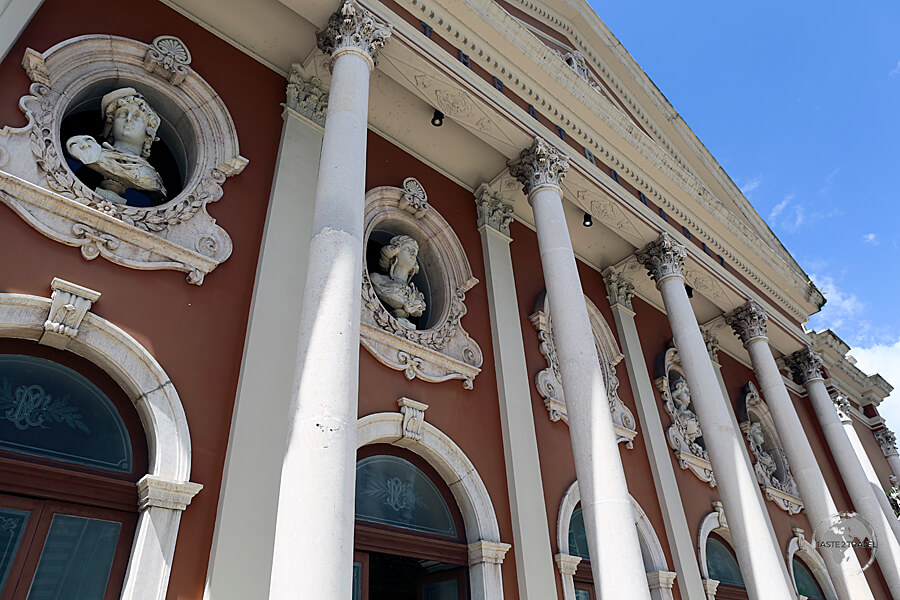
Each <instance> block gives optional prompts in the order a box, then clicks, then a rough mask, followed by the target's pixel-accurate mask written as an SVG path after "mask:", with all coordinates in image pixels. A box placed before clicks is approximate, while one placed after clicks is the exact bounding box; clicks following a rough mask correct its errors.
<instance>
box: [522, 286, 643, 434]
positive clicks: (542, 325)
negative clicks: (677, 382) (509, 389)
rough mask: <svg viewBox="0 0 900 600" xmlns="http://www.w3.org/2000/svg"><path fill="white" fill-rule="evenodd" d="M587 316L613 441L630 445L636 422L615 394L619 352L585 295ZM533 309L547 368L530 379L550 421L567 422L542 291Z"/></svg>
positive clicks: (620, 356) (549, 320) (548, 307)
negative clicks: (613, 435)
mask: <svg viewBox="0 0 900 600" xmlns="http://www.w3.org/2000/svg"><path fill="white" fill-rule="evenodd" d="M584 301H585V305H586V307H587V313H588V319H589V321H590V323H591V332H592V333H593V337H594V346H595V347H596V348H597V356H598V357H599V358H600V371H601V373H602V374H603V383H604V384H605V386H606V394H607V402H608V403H609V412H610V416H611V417H612V421H613V426H614V427H615V430H616V442H618V443H623V442H624V443H625V447H626V448H629V449H631V448H633V447H634V441H633V440H634V438H635V437H637V434H638V432H637V423H636V421H635V420H634V415H633V414H632V412H631V410H630V409H629V408H628V407H627V406H625V403H624V402H622V399H621V398H620V397H619V392H618V390H619V379H618V377H617V376H616V365H617V364H619V361H621V360H622V358H623V356H622V353H621V352H619V346H618V344H617V343H616V338H615V336H614V335H613V333H612V330H611V329H610V328H609V325H607V323H606V320H605V319H604V318H603V315H602V314H601V313H600V311H599V310H598V309H597V307H596V306H594V303H593V302H591V301H590V299H589V298H588V297H587V296H585V298H584ZM534 309H535V312H534V313H533V314H532V315H531V316H530V317H529V320H530V321H531V324H532V325H534V328H535V330H536V331H537V334H538V340H540V351H541V355H543V357H544V358H545V359H546V361H547V367H546V368H544V369H542V370H541V371H540V372H539V373H538V374H537V375H536V376H535V379H534V383H535V387H537V391H538V394H540V396H541V398H542V399H543V400H544V406H545V407H546V408H547V412H548V413H549V417H550V420H551V421H560V420H561V421H563V422H564V423H565V424H567V425H568V424H569V416H568V412H567V410H566V398H565V395H564V392H563V386H562V376H561V375H560V370H559V358H558V357H557V354H556V344H555V343H554V341H553V327H552V317H551V314H552V309H551V307H550V301H549V299H548V298H547V295H546V293H544V292H542V293H541V294H540V295H539V296H538V299H537V302H536V304H535V307H534Z"/></svg>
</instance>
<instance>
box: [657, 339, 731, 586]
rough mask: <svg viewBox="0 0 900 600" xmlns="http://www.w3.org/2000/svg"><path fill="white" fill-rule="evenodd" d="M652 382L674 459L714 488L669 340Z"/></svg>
mask: <svg viewBox="0 0 900 600" xmlns="http://www.w3.org/2000/svg"><path fill="white" fill-rule="evenodd" d="M654 383H655V384H656V389H658V390H659V393H660V395H661V396H662V400H663V407H664V408H665V409H666V412H667V413H668V415H669V417H670V418H671V419H672V424H671V425H669V427H668V429H667V430H666V439H667V440H668V441H669V447H670V448H672V452H673V453H674V454H675V456H676V458H677V459H678V465H679V466H680V467H681V468H682V469H690V471H691V472H692V473H693V474H694V475H696V476H697V478H698V479H699V480H700V481H704V482H706V483H708V484H709V486H710V487H715V486H716V477H715V475H714V474H713V470H712V463H710V461H709V454H708V453H707V451H706V448H705V447H704V446H703V445H702V444H700V443H698V440H702V439H703V431H702V430H701V429H700V421H699V420H698V419H697V415H696V414H695V413H694V411H693V410H692V408H691V407H692V404H691V400H690V388H689V387H688V382H687V377H685V375H684V370H683V369H682V368H681V357H680V355H679V354H678V349H677V348H675V346H674V345H671V342H670V346H669V348H668V349H666V350H665V351H664V352H662V353H660V354H659V356H657V357H656V379H655V380H654ZM675 387H677V388H679V392H678V397H680V398H681V404H684V400H687V404H686V405H684V406H678V405H677V404H678V403H676V394H675V393H674V392H675ZM685 394H687V397H685ZM704 576H705V575H704Z"/></svg>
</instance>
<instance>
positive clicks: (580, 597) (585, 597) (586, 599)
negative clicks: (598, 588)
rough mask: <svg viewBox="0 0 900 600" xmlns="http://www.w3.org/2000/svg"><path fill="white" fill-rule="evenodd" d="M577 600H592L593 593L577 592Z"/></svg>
mask: <svg viewBox="0 0 900 600" xmlns="http://www.w3.org/2000/svg"><path fill="white" fill-rule="evenodd" d="M575 600H591V593H590V592H589V591H587V590H575Z"/></svg>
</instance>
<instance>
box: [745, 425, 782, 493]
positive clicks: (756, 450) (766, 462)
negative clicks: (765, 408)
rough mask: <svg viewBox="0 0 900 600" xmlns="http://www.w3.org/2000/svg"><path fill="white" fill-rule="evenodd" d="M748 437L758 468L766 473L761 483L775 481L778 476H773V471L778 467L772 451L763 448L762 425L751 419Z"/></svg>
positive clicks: (764, 439) (764, 440)
mask: <svg viewBox="0 0 900 600" xmlns="http://www.w3.org/2000/svg"><path fill="white" fill-rule="evenodd" d="M748 437H749V439H750V445H751V446H752V450H753V454H754V455H755V456H756V460H757V464H758V465H759V467H758V468H760V469H762V470H763V472H764V473H765V475H766V477H764V478H763V479H762V481H761V483H765V482H766V481H774V482H777V481H778V478H777V477H775V471H776V469H778V466H777V465H776V464H775V459H774V458H773V457H772V453H771V452H769V451H768V450H766V448H765V443H766V438H765V436H764V435H763V430H762V425H760V424H759V422H757V421H753V422H752V423H750V432H749V435H748Z"/></svg>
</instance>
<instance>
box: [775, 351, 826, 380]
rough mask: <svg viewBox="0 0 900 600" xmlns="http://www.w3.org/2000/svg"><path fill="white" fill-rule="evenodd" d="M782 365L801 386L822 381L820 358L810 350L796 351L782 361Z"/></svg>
mask: <svg viewBox="0 0 900 600" xmlns="http://www.w3.org/2000/svg"><path fill="white" fill-rule="evenodd" d="M784 364H785V365H787V367H788V368H789V369H790V370H791V371H792V372H793V373H794V377H795V378H796V379H797V380H799V381H800V383H802V384H806V383H807V382H810V381H813V380H815V379H823V376H822V357H821V356H819V354H818V353H817V352H816V351H815V350H813V349H812V348H804V349H803V350H798V351H796V352H794V353H793V354H791V355H790V356H788V357H786V358H785V359H784Z"/></svg>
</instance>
